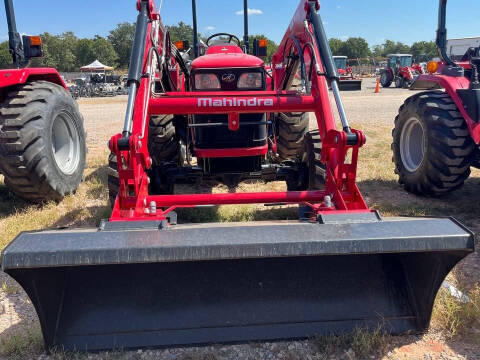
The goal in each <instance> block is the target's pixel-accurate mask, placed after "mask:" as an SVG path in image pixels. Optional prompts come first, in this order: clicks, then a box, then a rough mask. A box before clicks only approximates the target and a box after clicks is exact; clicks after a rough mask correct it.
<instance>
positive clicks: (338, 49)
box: [328, 38, 345, 56]
mask: <svg viewBox="0 0 480 360" xmlns="http://www.w3.org/2000/svg"><path fill="white" fill-rule="evenodd" d="M328 43H329V44H330V49H332V54H333V55H334V56H344V54H342V51H343V47H344V45H345V42H344V41H342V40H340V39H336V38H331V39H330V40H328Z"/></svg>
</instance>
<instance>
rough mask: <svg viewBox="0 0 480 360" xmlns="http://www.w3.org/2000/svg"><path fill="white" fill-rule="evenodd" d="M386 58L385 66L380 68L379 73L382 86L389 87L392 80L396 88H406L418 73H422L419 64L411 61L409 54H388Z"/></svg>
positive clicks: (411, 57)
mask: <svg viewBox="0 0 480 360" xmlns="http://www.w3.org/2000/svg"><path fill="white" fill-rule="evenodd" d="M387 58H388V60H387V68H386V69H382V71H381V75H380V83H381V84H382V86H383V87H389V86H390V85H391V84H392V82H393V83H395V87H397V88H408V87H410V85H411V84H412V83H413V82H414V81H415V79H416V78H417V76H418V75H420V74H423V73H424V71H423V68H422V67H421V66H420V65H419V64H415V63H413V56H412V55H410V54H389V55H387Z"/></svg>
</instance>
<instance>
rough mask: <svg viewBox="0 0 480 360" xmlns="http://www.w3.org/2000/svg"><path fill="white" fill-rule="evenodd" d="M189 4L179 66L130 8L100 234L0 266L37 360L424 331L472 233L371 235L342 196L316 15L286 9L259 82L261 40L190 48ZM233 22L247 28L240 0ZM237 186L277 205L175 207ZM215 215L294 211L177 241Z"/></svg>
mask: <svg viewBox="0 0 480 360" xmlns="http://www.w3.org/2000/svg"><path fill="white" fill-rule="evenodd" d="M192 5H193V6H192V8H193V10H194V11H193V14H194V22H193V24H194V25H193V28H194V34H195V36H194V44H193V47H194V49H193V51H191V52H192V54H195V59H194V60H193V61H192V62H189V61H184V57H185V56H186V54H187V55H188V52H186V53H185V52H184V53H181V52H180V50H179V49H178V48H177V47H176V45H173V44H172V42H171V41H170V35H169V32H168V28H165V27H164V26H163V25H162V23H161V21H160V15H159V13H158V12H157V10H156V7H155V2H154V1H153V0H138V2H137V8H138V11H139V15H138V18H137V22H136V32H135V41H134V45H133V49H132V58H131V61H130V69H129V76H128V81H127V84H128V87H129V97H128V103H127V111H126V116H125V122H124V127H123V131H122V133H119V134H117V135H114V136H113V137H112V138H111V139H110V141H109V149H110V151H111V155H110V157H109V177H108V185H109V194H110V198H111V200H112V208H113V210H112V214H111V216H110V218H109V219H108V220H106V221H104V222H103V223H102V225H101V227H100V230H97V229H94V230H77V231H70V230H68V231H63V230H62V231H44V232H37V233H23V234H20V235H19V236H18V237H17V238H16V239H15V240H13V242H12V243H11V244H10V245H9V246H8V247H7V248H6V249H5V250H4V252H3V256H2V269H3V271H5V272H7V273H8V274H10V275H11V276H12V277H13V278H15V279H16V280H17V281H18V282H19V283H20V284H21V285H22V286H23V288H24V289H25V290H26V292H27V293H28V295H29V296H30V298H31V300H32V303H33V304H34V305H35V308H36V310H37V313H38V315H39V319H40V323H41V326H42V331H43V335H44V339H45V344H46V347H47V349H48V348H50V347H52V346H55V345H58V346H62V347H64V348H66V349H77V350H98V349H111V348H138V347H154V346H168V345H183V344H204V343H219V342H236V341H254V340H267V339H268V340H275V339H290V338H305V337H309V336H313V335H316V334H330V333H341V332H348V331H352V330H353V329H355V328H356V327H366V328H369V329H374V328H377V327H378V326H379V325H381V326H383V327H384V329H385V330H386V331H388V332H390V333H393V334H398V333H404V332H409V331H413V332H422V331H424V330H426V329H427V327H428V323H429V319H430V314H431V311H432V306H433V302H434V299H435V295H436V292H437V290H438V288H439V286H440V285H441V283H442V281H443V279H444V278H445V276H446V275H447V274H448V272H449V271H450V270H451V269H452V267H453V266H454V265H455V264H456V263H457V262H458V261H459V260H461V259H462V258H463V257H465V256H466V255H468V254H469V253H471V252H472V251H473V235H472V233H470V232H469V231H468V230H466V229H465V228H463V227H462V226H461V225H460V224H458V223H456V222H455V221H454V220H453V219H408V220H407V219H389V220H382V219H381V217H380V215H379V214H378V213H377V212H375V211H374V210H371V209H369V208H368V206H367V204H366V202H365V200H364V198H363V196H362V194H361V192H360V190H359V188H358V186H357V184H356V171H357V161H358V156H359V150H360V148H361V147H362V146H363V145H364V144H365V141H366V137H365V135H364V134H363V133H362V132H361V131H359V130H356V129H352V128H351V127H350V125H349V121H348V117H347V114H346V111H345V109H344V107H343V104H342V100H341V97H340V93H339V85H338V84H339V80H340V78H339V75H338V72H337V69H336V67H335V64H334V61H333V57H332V54H331V50H330V47H329V45H328V41H327V36H326V34H325V30H324V28H323V23H322V20H321V18H320V15H319V13H318V11H319V9H320V4H319V2H318V1H311V0H301V1H300V4H299V6H298V8H297V11H296V13H295V15H294V17H293V20H292V22H291V23H290V25H289V27H288V30H287V32H286V33H285V36H284V38H283V40H282V42H281V44H280V46H279V48H278V50H277V51H276V53H275V54H273V56H272V65H271V66H266V65H265V64H264V62H263V60H262V59H261V58H262V57H264V55H266V50H267V49H266V47H267V42H266V41H265V40H262V39H260V40H259V39H255V41H254V42H253V49H254V50H253V55H252V54H250V53H249V48H250V45H249V42H248V41H246V40H248V39H249V37H248V32H247V31H245V37H244V39H245V41H244V44H243V45H242V44H241V41H240V39H239V38H238V37H236V36H235V35H233V34H225V33H219V34H215V35H212V36H211V37H210V38H209V39H207V41H206V43H205V44H202V45H201V44H199V41H198V39H197V36H196V34H197V27H196V12H195V0H193V1H192ZM244 14H245V23H246V24H247V20H248V8H247V1H246V0H245V1H244ZM245 29H247V26H245ZM214 38H217V40H216V41H214ZM182 46H185V43H179V44H178V47H179V48H181V47H182ZM190 50H191V49H190ZM199 55H200V56H199ZM329 87H331V89H332V92H333V95H334V98H335V102H336V106H337V109H338V113H339V118H340V120H341V127H340V126H338V127H337V124H336V123H335V116H334V113H333V109H332V106H331V103H330V99H329V93H328V88H329ZM309 113H314V115H315V117H316V124H315V125H316V126H314V130H311V131H309V129H310V128H311V127H312V126H311V125H313V124H310V116H309ZM245 179H258V180H263V181H265V182H268V181H278V180H281V181H285V183H286V187H287V189H286V191H279V192H267V191H263V192H255V193H235V192H234V191H231V192H229V193H221V194H191V193H188V194H185V193H178V191H179V190H178V189H177V193H175V186H176V185H177V184H179V183H186V184H192V183H197V184H199V183H200V184H202V182H204V181H206V180H216V181H220V182H223V183H225V184H228V185H229V186H230V187H234V186H235V185H236V184H238V183H239V182H240V181H243V180H245ZM224 204H267V205H279V204H285V205H286V204H297V205H298V206H299V208H300V209H301V211H300V214H299V215H300V219H301V220H300V221H298V222H282V221H276V222H268V223H262V222H251V223H233V224H199V225H176V224H177V214H176V213H175V210H176V209H178V208H196V207H204V206H217V205H224Z"/></svg>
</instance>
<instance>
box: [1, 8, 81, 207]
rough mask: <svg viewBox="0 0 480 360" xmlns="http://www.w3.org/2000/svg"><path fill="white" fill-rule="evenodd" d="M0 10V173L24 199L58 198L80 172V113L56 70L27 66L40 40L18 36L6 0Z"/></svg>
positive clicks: (69, 189) (39, 52)
mask: <svg viewBox="0 0 480 360" xmlns="http://www.w3.org/2000/svg"><path fill="white" fill-rule="evenodd" d="M5 10H6V15H7V16H6V17H7V22H8V35H9V48H10V52H11V54H12V58H13V65H12V68H10V69H6V70H0V174H2V175H3V176H4V179H5V184H6V185H7V186H8V188H9V189H10V190H11V191H12V192H13V193H15V194H16V195H17V196H19V197H21V198H23V199H25V200H27V201H31V202H46V201H59V200H61V199H62V198H63V197H64V196H66V195H69V194H72V193H74V192H75V191H76V189H77V188H78V185H79V184H80V181H81V180H82V177H83V170H84V168H85V157H86V144H85V131H84V128H83V117H82V115H81V114H80V111H79V109H78V105H77V103H76V102H75V100H73V98H72V96H71V95H70V93H69V91H68V88H67V86H66V85H65V83H64V81H63V79H62V77H61V76H60V74H59V73H58V71H57V70H55V69H52V68H30V67H28V65H29V62H30V60H31V59H33V58H37V57H41V56H43V51H42V39H41V38H40V36H28V35H23V36H22V37H20V34H19V33H18V31H17V26H16V21H15V13H14V8H13V1H12V0H5Z"/></svg>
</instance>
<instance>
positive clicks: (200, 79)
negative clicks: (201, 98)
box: [195, 74, 220, 90]
mask: <svg viewBox="0 0 480 360" xmlns="http://www.w3.org/2000/svg"><path fill="white" fill-rule="evenodd" d="M195 88H196V89H197V90H218V89H220V81H218V77H217V75H215V74H195Z"/></svg>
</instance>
